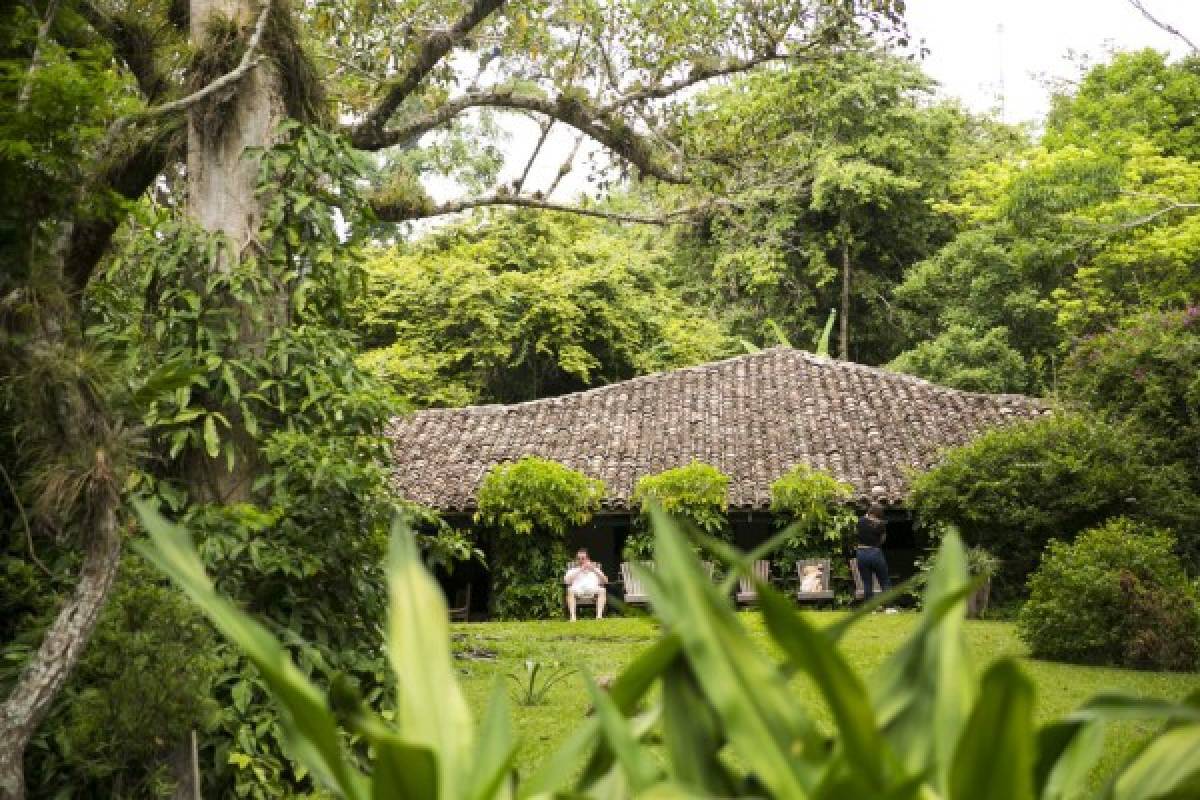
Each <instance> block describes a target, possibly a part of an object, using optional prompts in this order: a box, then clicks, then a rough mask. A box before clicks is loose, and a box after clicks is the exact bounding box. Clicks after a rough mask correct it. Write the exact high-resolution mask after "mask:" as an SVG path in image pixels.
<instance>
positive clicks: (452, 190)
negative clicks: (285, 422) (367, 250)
mask: <svg viewBox="0 0 1200 800" xmlns="http://www.w3.org/2000/svg"><path fill="white" fill-rule="evenodd" d="M1142 3H1143V5H1144V7H1145V8H1146V10H1147V11H1149V12H1150V13H1151V14H1152V15H1154V16H1155V17H1156V18H1158V19H1160V20H1161V21H1163V22H1165V23H1167V24H1170V25H1172V26H1174V27H1175V28H1177V29H1178V30H1179V31H1181V32H1182V33H1183V34H1184V35H1186V36H1188V37H1189V38H1190V39H1191V40H1192V41H1193V42H1197V43H1198V44H1200V0H1142ZM905 17H906V19H907V20H908V26H909V31H910V34H911V36H912V40H913V41H914V43H916V42H919V41H921V42H923V43H924V46H925V48H926V49H927V50H928V51H929V52H928V54H927V55H926V56H925V58H924V59H923V61H922V64H923V66H924V68H925V70H926V72H928V73H929V74H930V76H932V77H933V78H934V80H936V81H937V82H938V83H939V84H940V86H941V89H940V93H941V94H942V95H943V96H946V97H956V98H958V99H960V100H961V101H962V102H963V103H964V104H965V105H966V106H967V107H968V108H970V109H971V110H973V111H978V112H986V111H995V112H997V113H998V114H999V115H1000V116H1001V117H1002V118H1003V119H1004V120H1005V121H1006V122H1010V123H1020V122H1029V123H1033V124H1034V125H1035V126H1036V125H1037V124H1038V123H1039V122H1040V121H1041V120H1042V119H1043V118H1044V117H1045V115H1046V112H1047V110H1048V109H1049V99H1050V90H1049V88H1048V87H1047V81H1048V80H1052V79H1055V78H1057V79H1073V78H1076V77H1078V75H1079V64H1080V59H1086V60H1088V61H1090V62H1091V63H1095V62H1097V61H1104V60H1106V59H1107V54H1108V53H1109V52H1111V51H1112V50H1138V49H1141V48H1144V47H1154V48H1156V49H1159V50H1166V51H1168V52H1170V53H1171V54H1172V55H1174V56H1181V55H1183V54H1184V53H1186V52H1187V49H1188V48H1187V45H1186V44H1184V43H1183V42H1182V41H1180V40H1179V39H1178V38H1177V37H1174V36H1171V35H1170V34H1168V33H1166V32H1164V31H1162V30H1160V29H1159V28H1157V27H1156V26H1154V25H1153V24H1152V23H1151V22H1150V21H1149V20H1147V19H1146V18H1145V17H1143V16H1142V14H1141V12H1139V11H1138V10H1137V9H1136V8H1134V7H1133V6H1132V5H1131V4H1130V2H1129V0H908V2H907V12H906V14H905ZM503 127H505V128H506V129H507V130H508V131H509V132H510V135H511V138H510V140H509V142H508V145H507V148H506V149H507V150H508V156H509V158H508V165H507V166H506V168H505V169H504V171H503V172H502V174H501V179H502V180H504V181H506V182H511V181H512V180H514V179H515V178H516V177H517V175H518V174H519V173H520V171H521V169H522V168H523V167H524V165H525V162H526V159H527V158H528V155H529V153H531V152H532V149H533V146H534V143H535V142H536V140H537V136H538V129H537V126H536V125H535V124H534V123H533V122H531V121H528V120H515V119H514V120H513V121H512V122H508V123H505V124H504V126H503ZM573 142H574V135H573V134H572V133H570V132H568V131H567V130H566V129H564V127H563V126H561V125H560V126H556V128H555V129H554V131H553V132H552V134H551V136H550V138H549V139H548V141H547V143H546V145H545V146H544V147H543V149H542V154H541V156H540V157H539V159H538V162H537V163H536V164H535V166H534V168H533V170H532V171H531V174H530V177H529V180H528V181H527V183H526V186H527V190H528V191H533V190H536V189H539V188H544V187H546V186H548V185H549V184H550V183H551V181H552V180H553V178H554V175H555V173H556V172H557V171H558V166H559V164H560V163H562V161H563V159H564V158H565V157H566V155H567V154H568V153H569V152H570V150H571V146H572V144H573ZM587 152H588V149H587V148H583V149H581V150H580V154H579V156H578V157H577V158H576V161H575V163H576V167H575V170H574V171H573V172H572V173H571V174H570V175H568V176H567V178H566V179H564V180H563V181H562V182H561V183H560V184H559V188H558V189H557V190H556V192H555V194H554V199H556V200H568V199H570V198H572V197H574V196H578V195H579V194H581V193H588V194H594V191H592V190H591V188H590V187H589V184H588V183H587V180H586V177H587V173H588V166H587V161H586V157H585V156H586V153H587ZM426 188H427V189H428V190H429V191H430V193H431V194H432V195H433V196H434V198H435V199H437V200H448V199H450V198H451V197H454V196H456V195H459V194H460V193H461V189H460V187H458V186H456V185H455V184H454V183H453V182H451V181H446V180H434V181H430V182H428V183H427V186H426Z"/></svg>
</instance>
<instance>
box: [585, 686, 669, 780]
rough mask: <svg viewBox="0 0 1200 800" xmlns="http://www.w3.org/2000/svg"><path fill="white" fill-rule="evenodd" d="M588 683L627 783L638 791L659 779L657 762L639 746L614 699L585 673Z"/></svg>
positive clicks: (598, 713)
mask: <svg viewBox="0 0 1200 800" xmlns="http://www.w3.org/2000/svg"><path fill="white" fill-rule="evenodd" d="M587 687H588V693H589V694H590V695H591V697H592V707H593V708H594V709H595V713H596V718H597V719H598V720H599V721H600V732H601V735H603V736H604V739H605V740H606V741H607V742H608V746H609V749H610V750H611V751H612V752H613V755H614V756H615V757H616V760H617V764H618V765H619V766H620V767H621V771H622V772H623V773H624V774H625V780H626V781H627V783H628V785H629V787H630V788H631V789H632V790H633V791H634V792H635V793H638V792H642V791H644V790H646V789H648V788H650V787H651V786H653V785H654V784H656V783H658V780H659V777H660V771H659V769H658V766H657V765H656V764H655V762H654V759H653V758H652V757H651V756H650V753H649V752H648V751H647V750H645V749H644V748H643V747H642V746H641V744H640V742H639V741H638V739H637V737H636V736H635V735H634V733H633V731H632V729H631V728H630V726H629V724H628V721H627V720H626V719H625V716H624V715H623V714H622V713H621V710H620V709H619V708H617V705H616V703H614V702H613V700H612V698H611V697H609V696H608V694H607V693H606V692H604V691H603V690H602V689H601V688H600V687H599V686H597V685H596V682H595V681H594V680H592V678H591V676H587Z"/></svg>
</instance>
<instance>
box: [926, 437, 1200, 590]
mask: <svg viewBox="0 0 1200 800" xmlns="http://www.w3.org/2000/svg"><path fill="white" fill-rule="evenodd" d="M912 498H913V499H912V502H913V507H914V509H915V510H916V512H917V514H918V515H919V518H920V519H921V520H922V523H923V524H925V525H927V526H929V527H930V528H931V529H933V530H936V529H937V526H938V525H939V524H949V525H953V526H956V527H957V528H958V529H959V530H960V531H962V535H963V538H964V539H965V540H966V541H967V542H969V543H971V544H975V545H980V546H982V547H984V548H986V549H987V550H989V551H990V552H992V553H995V554H996V555H997V556H999V557H1000V558H1001V559H1002V563H1001V567H1000V570H999V572H998V574H997V580H996V589H997V592H998V594H999V595H1000V596H1001V597H1002V598H1006V599H1010V598H1012V597H1014V596H1016V595H1017V594H1018V593H1020V592H1021V590H1022V588H1023V586H1024V584H1025V579H1026V576H1028V575H1029V573H1030V572H1032V571H1033V570H1034V568H1035V567H1036V566H1037V564H1038V561H1039V559H1040V557H1041V553H1042V550H1043V548H1045V546H1046V545H1047V543H1049V542H1050V541H1051V540H1060V541H1063V542H1071V541H1072V540H1074V538H1075V536H1076V535H1078V534H1079V533H1080V532H1081V531H1083V530H1085V529H1087V528H1091V527H1094V526H1096V525H1099V524H1100V523H1102V522H1104V521H1105V520H1107V519H1110V518H1114V517H1129V518H1131V519H1135V520H1139V521H1144V522H1148V523H1152V524H1155V525H1161V526H1163V527H1166V528H1169V529H1171V530H1174V531H1175V532H1176V533H1177V534H1178V536H1179V540H1178V548H1179V553H1180V555H1181V556H1182V557H1183V558H1184V561H1185V563H1187V564H1188V565H1190V566H1192V567H1193V568H1195V567H1197V566H1200V539H1198V538H1197V536H1196V529H1195V520H1196V518H1197V513H1200V498H1198V497H1197V496H1196V495H1195V494H1194V493H1193V492H1192V491H1191V489H1190V487H1189V485H1188V479H1187V475H1186V474H1185V473H1184V472H1183V471H1182V470H1180V469H1178V468H1177V467H1174V466H1160V465H1158V464H1156V463H1155V462H1154V461H1153V460H1152V459H1150V458H1148V457H1147V455H1146V453H1145V452H1144V451H1143V446H1142V443H1141V442H1140V441H1139V440H1138V439H1137V438H1136V437H1131V436H1130V435H1129V434H1128V432H1126V431H1125V430H1123V429H1121V428H1119V427H1116V426H1113V425H1110V424H1108V423H1105V422H1103V421H1102V420H1099V419H1096V418H1094V417H1089V416H1084V415H1073V414H1055V415H1051V416H1047V417H1043V418H1041V419H1039V420H1036V421H1034V422H1030V423H1024V424H1019V425H1013V426H1011V427H1008V428H1003V429H999V430H995V431H992V432H990V433H987V434H984V435H983V436H981V437H979V438H978V439H976V440H975V441H974V442H972V443H971V444H968V445H966V446H964V447H961V448H958V449H956V450H952V451H950V452H949V453H947V455H946V457H945V459H944V460H943V462H942V463H941V464H940V465H939V466H937V467H935V468H934V469H932V470H930V471H929V472H927V473H925V474H924V475H920V476H918V477H917V478H916V480H915V481H914V483H913V493H912Z"/></svg>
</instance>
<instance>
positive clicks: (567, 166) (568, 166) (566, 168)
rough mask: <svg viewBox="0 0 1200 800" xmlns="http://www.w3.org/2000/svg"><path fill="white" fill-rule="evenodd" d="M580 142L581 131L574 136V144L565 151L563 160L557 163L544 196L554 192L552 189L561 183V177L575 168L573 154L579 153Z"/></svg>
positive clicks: (581, 137)
mask: <svg viewBox="0 0 1200 800" xmlns="http://www.w3.org/2000/svg"><path fill="white" fill-rule="evenodd" d="M582 144H583V134H582V133H581V134H579V135H578V136H576V137H575V144H574V145H572V146H571V152H570V153H567V157H566V158H564V159H563V162H562V163H561V164H559V165H558V172H556V173H554V180H553V181H551V182H550V185H549V186H548V187H546V192H545V195H546V197H549V196H550V195H552V194H554V190H555V189H557V188H558V185H559V184H560V183H562V179H563V178H565V177H567V175H569V174H570V172H571V170H572V169H574V168H575V156H577V155H579V147H580V146H581V145H582Z"/></svg>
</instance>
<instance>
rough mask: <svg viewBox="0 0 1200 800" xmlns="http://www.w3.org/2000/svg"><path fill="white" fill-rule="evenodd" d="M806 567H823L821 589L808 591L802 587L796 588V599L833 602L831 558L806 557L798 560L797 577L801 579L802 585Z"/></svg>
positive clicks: (800, 600) (804, 601) (811, 601)
mask: <svg viewBox="0 0 1200 800" xmlns="http://www.w3.org/2000/svg"><path fill="white" fill-rule="evenodd" d="M805 567H820V568H821V590H820V591H817V592H806V591H804V590H803V589H802V588H800V589H797V590H796V600H797V601H799V602H801V603H825V602H833V586H832V584H831V580H830V579H831V578H832V577H833V575H832V574H831V569H830V560H829V559H828V558H805V559H802V560H800V561H797V562H796V578H797V579H799V580H800V581H801V586H802V585H803V581H804V568H805Z"/></svg>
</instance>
